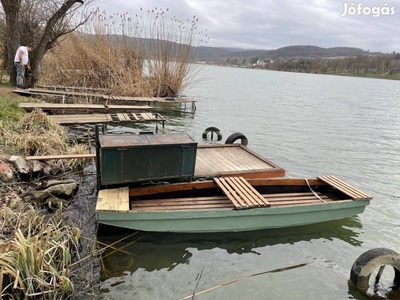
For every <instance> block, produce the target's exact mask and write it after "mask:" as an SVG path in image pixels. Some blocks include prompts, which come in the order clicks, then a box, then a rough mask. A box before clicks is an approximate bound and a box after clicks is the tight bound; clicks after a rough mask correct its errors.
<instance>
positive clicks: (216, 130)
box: [202, 126, 222, 141]
mask: <svg viewBox="0 0 400 300" xmlns="http://www.w3.org/2000/svg"><path fill="white" fill-rule="evenodd" d="M210 132H211V139H213V135H214V133H215V134H216V135H217V140H218V141H220V140H222V134H221V131H220V130H219V129H218V128H217V127H213V126H211V127H208V128H206V130H204V132H203V135H202V138H203V139H207V135H208V133H210Z"/></svg>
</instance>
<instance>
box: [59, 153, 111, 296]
mask: <svg viewBox="0 0 400 300" xmlns="http://www.w3.org/2000/svg"><path fill="white" fill-rule="evenodd" d="M95 174H96V166H95V163H94V160H93V161H91V162H90V163H89V164H88V166H87V167H86V168H85V169H84V170H83V171H82V172H81V173H79V174H74V175H70V176H66V179H68V178H72V179H74V180H76V181H77V182H79V190H78V192H77V194H76V195H75V197H74V199H73V200H72V202H71V203H70V205H69V206H68V207H67V208H66V209H65V211H64V214H63V215H64V219H65V220H71V221H72V222H73V223H74V224H76V226H78V227H79V228H81V230H82V232H81V239H80V249H79V250H80V251H79V254H78V255H79V256H78V257H77V259H78V260H79V261H80V262H79V263H77V264H76V265H74V266H73V269H72V274H73V275H72V277H71V280H72V283H73V285H74V290H75V297H74V299H77V300H84V299H85V300H86V299H103V297H102V296H101V293H100V291H99V284H100V272H101V264H100V259H99V257H98V255H97V254H98V252H97V250H98V249H97V248H96V233H97V221H96V216H95V208H96V200H97V186H96V176H95Z"/></svg>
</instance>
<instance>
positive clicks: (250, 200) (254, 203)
mask: <svg viewBox="0 0 400 300" xmlns="http://www.w3.org/2000/svg"><path fill="white" fill-rule="evenodd" d="M221 180H225V182H226V183H227V184H229V186H231V187H232V189H233V190H234V191H235V192H236V193H237V194H238V195H239V196H240V197H241V199H242V200H243V201H244V202H245V203H246V204H247V206H248V207H256V206H260V203H258V202H257V201H255V200H254V199H253V197H252V195H250V194H249V193H247V191H245V190H244V189H243V188H242V186H240V184H239V183H238V182H237V181H236V180H235V178H234V177H226V178H223V179H221Z"/></svg>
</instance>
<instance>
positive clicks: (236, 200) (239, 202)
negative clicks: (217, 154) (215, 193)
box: [214, 178, 248, 209]
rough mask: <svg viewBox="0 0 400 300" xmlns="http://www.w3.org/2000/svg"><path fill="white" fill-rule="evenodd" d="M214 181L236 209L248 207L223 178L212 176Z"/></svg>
mask: <svg viewBox="0 0 400 300" xmlns="http://www.w3.org/2000/svg"><path fill="white" fill-rule="evenodd" d="M214 181H215V182H216V183H217V184H218V185H219V187H220V188H221V189H222V190H223V191H224V193H225V194H226V195H227V196H228V198H229V199H230V200H231V201H232V203H233V205H234V206H235V208H236V209H243V208H247V207H248V205H247V204H246V203H244V202H243V201H242V199H240V197H238V196H237V194H236V192H235V191H234V190H233V189H232V188H231V187H230V186H229V185H228V184H226V183H225V180H223V179H222V178H214Z"/></svg>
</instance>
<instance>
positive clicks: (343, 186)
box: [318, 176, 372, 200]
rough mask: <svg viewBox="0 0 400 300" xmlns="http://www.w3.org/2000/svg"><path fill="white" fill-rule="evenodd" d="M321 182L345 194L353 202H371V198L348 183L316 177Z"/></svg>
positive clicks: (336, 179) (337, 179) (333, 178)
mask: <svg viewBox="0 0 400 300" xmlns="http://www.w3.org/2000/svg"><path fill="white" fill-rule="evenodd" d="M318 179H321V180H322V181H324V182H326V183H328V184H329V185H331V186H333V187H334V188H336V189H338V190H339V191H341V192H343V193H345V194H346V195H348V196H350V197H351V198H352V199H354V200H371V199H372V197H371V196H369V195H368V194H366V193H364V192H362V191H360V190H359V189H356V188H355V187H353V186H351V185H350V184H348V183H345V182H344V181H342V180H340V179H339V178H337V177H335V176H321V177H318Z"/></svg>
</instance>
